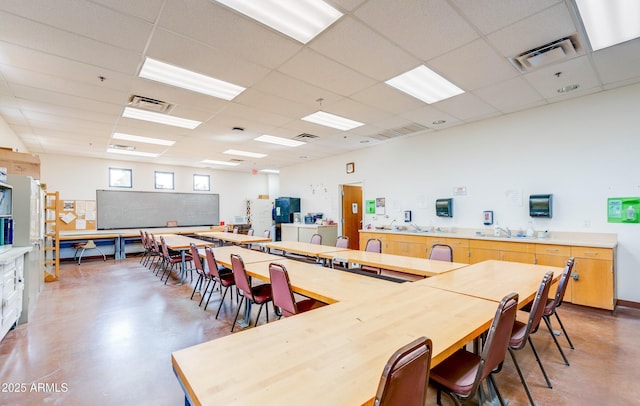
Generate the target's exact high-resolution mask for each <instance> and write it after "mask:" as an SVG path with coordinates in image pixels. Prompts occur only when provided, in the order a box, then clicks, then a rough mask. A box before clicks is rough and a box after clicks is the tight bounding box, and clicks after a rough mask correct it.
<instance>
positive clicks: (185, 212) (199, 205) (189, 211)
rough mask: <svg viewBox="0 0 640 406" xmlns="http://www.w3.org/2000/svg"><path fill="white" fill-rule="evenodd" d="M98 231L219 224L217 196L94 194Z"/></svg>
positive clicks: (114, 192) (218, 200) (174, 193)
mask: <svg viewBox="0 0 640 406" xmlns="http://www.w3.org/2000/svg"><path fill="white" fill-rule="evenodd" d="M96 208H97V222H96V227H97V229H98V230H114V229H126V228H153V227H166V225H167V221H176V222H177V223H178V226H185V227H186V226H209V225H215V224H218V223H219V221H220V195H219V194H217V193H177V192H146V191H132V190H96Z"/></svg>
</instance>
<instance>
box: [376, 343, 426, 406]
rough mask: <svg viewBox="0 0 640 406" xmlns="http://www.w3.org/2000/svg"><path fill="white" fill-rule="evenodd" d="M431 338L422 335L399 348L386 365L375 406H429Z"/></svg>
mask: <svg viewBox="0 0 640 406" xmlns="http://www.w3.org/2000/svg"><path fill="white" fill-rule="evenodd" d="M431 348H432V344H431V340H430V339H428V338H426V337H420V338H418V339H416V340H414V341H412V342H411V343H409V344H407V345H405V346H403V347H401V348H400V349H398V350H397V351H396V352H395V353H394V354H393V355H392V356H391V358H389V361H387V364H386V365H385V367H384V370H383V372H382V376H381V377H380V383H379V384H378V391H377V393H376V397H375V398H374V401H373V405H374V406H426V404H427V387H428V386H429V368H430V365H431Z"/></svg>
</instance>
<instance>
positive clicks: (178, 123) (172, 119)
mask: <svg viewBox="0 0 640 406" xmlns="http://www.w3.org/2000/svg"><path fill="white" fill-rule="evenodd" d="M122 117H126V118H134V119H136V120H144V121H151V122H152V123H158V124H166V125H172V126H174V127H181V128H188V129H190V130H193V129H194V128H196V127H197V126H199V125H200V124H202V121H196V120H189V119H186V118H182V117H176V116H169V115H167V114H160V113H154V112H153V111H146V110H140V109H134V108H132V107H125V108H124V112H123V113H122Z"/></svg>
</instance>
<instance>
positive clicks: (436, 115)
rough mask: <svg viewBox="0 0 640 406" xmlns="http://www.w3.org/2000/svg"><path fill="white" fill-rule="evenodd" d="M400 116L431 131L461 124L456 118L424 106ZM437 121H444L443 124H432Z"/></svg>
mask: <svg viewBox="0 0 640 406" xmlns="http://www.w3.org/2000/svg"><path fill="white" fill-rule="evenodd" d="M401 116H402V117H404V118H406V119H408V120H410V121H412V122H415V123H418V124H422V125H423V126H425V127H429V128H431V129H433V130H439V129H442V128H448V127H451V126H453V125H455V124H459V123H460V122H461V121H460V120H459V119H458V118H456V117H453V116H450V115H449V114H447V113H445V112H442V111H440V110H438V109H437V108H435V107H433V106H424V107H421V108H419V109H415V110H411V111H407V112H405V113H403V114H401ZM439 120H444V121H445V123H442V124H434V122H437V121H439Z"/></svg>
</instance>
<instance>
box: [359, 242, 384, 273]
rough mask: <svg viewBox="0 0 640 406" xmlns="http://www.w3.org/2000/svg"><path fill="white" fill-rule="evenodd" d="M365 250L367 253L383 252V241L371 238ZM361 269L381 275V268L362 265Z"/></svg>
mask: <svg viewBox="0 0 640 406" xmlns="http://www.w3.org/2000/svg"><path fill="white" fill-rule="evenodd" d="M364 250H365V251H367V252H382V241H380V240H379V239H377V238H369V240H367V245H366V246H365V248H364ZM360 269H361V270H362V271H365V272H374V273H380V268H374V267H372V266H369V265H362V266H361V267H360Z"/></svg>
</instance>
